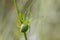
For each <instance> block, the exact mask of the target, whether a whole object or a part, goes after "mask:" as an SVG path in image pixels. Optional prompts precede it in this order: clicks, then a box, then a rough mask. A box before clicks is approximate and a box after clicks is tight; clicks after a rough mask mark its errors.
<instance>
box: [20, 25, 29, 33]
mask: <svg viewBox="0 0 60 40" xmlns="http://www.w3.org/2000/svg"><path fill="white" fill-rule="evenodd" d="M27 30H28V25H26V24H22V25H21V29H20V31H21V32H26V31H27Z"/></svg>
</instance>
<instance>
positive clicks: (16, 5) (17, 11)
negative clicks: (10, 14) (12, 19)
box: [14, 0, 19, 15]
mask: <svg viewBox="0 0 60 40" xmlns="http://www.w3.org/2000/svg"><path fill="white" fill-rule="evenodd" d="M14 4H15V7H16V11H17V13H18V15H19V9H18V5H17V2H16V0H14Z"/></svg>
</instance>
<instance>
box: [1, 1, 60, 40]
mask: <svg viewBox="0 0 60 40" xmlns="http://www.w3.org/2000/svg"><path fill="white" fill-rule="evenodd" d="M17 3H18V7H19V9H20V10H22V11H23V12H24V11H25V9H24V8H27V7H28V5H29V3H31V2H30V1H29V0H17ZM29 9H30V10H28V11H31V13H32V17H31V18H32V21H31V23H30V27H31V28H30V32H27V37H28V40H60V0H32V5H31V7H29ZM28 16H29V15H28ZM16 19H17V13H16V8H15V6H14V0H0V40H24V36H23V33H20V32H19V31H18V29H17V26H16Z"/></svg>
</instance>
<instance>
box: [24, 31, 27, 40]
mask: <svg viewBox="0 0 60 40" xmlns="http://www.w3.org/2000/svg"><path fill="white" fill-rule="evenodd" d="M24 37H25V40H27V35H26V32H24Z"/></svg>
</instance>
